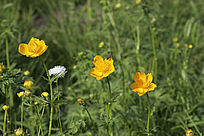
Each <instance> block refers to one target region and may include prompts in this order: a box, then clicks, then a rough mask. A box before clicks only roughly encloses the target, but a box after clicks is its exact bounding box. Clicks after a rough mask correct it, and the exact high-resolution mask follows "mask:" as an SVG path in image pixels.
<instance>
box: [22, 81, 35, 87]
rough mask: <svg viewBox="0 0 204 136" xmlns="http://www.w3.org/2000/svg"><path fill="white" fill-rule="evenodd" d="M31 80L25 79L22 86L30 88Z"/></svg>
mask: <svg viewBox="0 0 204 136" xmlns="http://www.w3.org/2000/svg"><path fill="white" fill-rule="evenodd" d="M33 84H34V83H33V81H30V80H25V81H24V87H25V88H26V89H30V88H31V87H32V86H33Z"/></svg>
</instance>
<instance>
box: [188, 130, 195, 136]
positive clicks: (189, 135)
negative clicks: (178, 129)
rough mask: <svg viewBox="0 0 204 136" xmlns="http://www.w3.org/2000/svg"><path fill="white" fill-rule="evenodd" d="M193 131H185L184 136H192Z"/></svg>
mask: <svg viewBox="0 0 204 136" xmlns="http://www.w3.org/2000/svg"><path fill="white" fill-rule="evenodd" d="M193 134H194V133H193V131H192V130H191V129H189V130H187V131H186V136H193Z"/></svg>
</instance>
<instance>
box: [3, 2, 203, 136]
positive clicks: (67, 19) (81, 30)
mask: <svg viewBox="0 0 204 136" xmlns="http://www.w3.org/2000/svg"><path fill="white" fill-rule="evenodd" d="M31 37H35V38H39V39H41V40H44V41H45V43H46V45H48V50H47V51H46V53H44V54H43V55H42V57H43V59H44V60H45V62H46V65H47V67H48V69H50V68H52V67H54V66H56V65H63V66H65V67H66V68H67V71H68V72H67V74H66V76H65V77H64V78H63V79H60V80H59V89H60V93H57V92H56V91H55V96H58V95H60V102H58V101H57V100H55V107H56V109H55V110H54V123H53V130H52V131H53V132H52V133H53V135H76V136H78V135H80V136H85V135H87V136H91V135H92V136H97V135H98V136H103V135H106V131H105V119H106V112H105V107H106V94H107V89H108V88H107V84H106V80H105V79H102V80H100V81H97V80H96V79H95V78H93V77H91V76H90V75H89V72H90V70H91V69H92V67H93V64H92V61H93V58H94V57H95V56H96V55H101V56H103V57H104V58H106V57H108V56H112V57H113V60H114V66H115V68H116V71H115V72H114V73H112V74H111V75H110V76H109V77H110V81H111V88H112V94H113V95H112V113H111V128H112V135H113V136H140V135H141V136H142V135H146V134H145V131H146V129H145V128H146V118H147V100H146V97H145V96H142V97H139V96H138V95H137V94H136V93H134V92H133V91H132V90H131V89H130V87H129V86H130V84H131V83H133V77H134V75H135V73H136V72H145V73H148V72H151V73H152V74H153V76H154V83H156V84H157V86H158V87H157V88H156V90H155V91H153V92H150V93H149V96H150V102H151V109H152V111H151V120H150V132H151V134H152V135H154V136H172V135H174V136H181V135H185V132H186V130H187V129H190V128H191V129H192V130H193V131H194V133H195V135H196V136H201V135H202V134H203V133H204V95H203V90H204V68H203V64H204V63H203V62H204V53H203V52H204V1H203V0H169V1H167V0H151V1H148V0H141V1H138V0H137V1H135V0H112V1H109V0H16V1H13V0H0V63H3V64H4V65H5V66H7V62H6V43H7V42H8V46H9V60H10V64H11V70H13V69H19V70H20V71H21V76H20V79H18V82H15V81H16V80H17V78H15V79H11V80H12V81H14V83H13V86H12V87H10V90H9V91H12V93H10V97H11V96H12V99H13V103H14V104H12V105H10V109H11V111H15V114H12V112H11V111H10V114H9V116H10V117H9V120H13V122H12V123H11V124H9V125H10V130H9V131H8V133H9V135H12V134H13V130H14V129H16V128H18V126H19V121H20V118H19V116H20V100H19V98H17V96H16V93H17V92H19V91H20V90H21V86H23V82H24V79H32V80H33V81H34V83H35V86H34V88H33V90H32V91H33V94H34V95H35V97H36V99H37V98H38V97H39V98H40V94H41V93H42V91H49V86H48V84H47V81H46V80H44V79H43V78H42V77H43V76H45V77H46V74H45V71H44V70H43V67H42V65H41V63H40V62H39V59H38V58H36V59H32V58H27V57H25V56H22V55H21V54H20V53H18V46H19V44H20V43H28V42H29V40H30V39H31ZM101 42H104V46H103V47H99V43H101ZM189 45H192V48H189ZM25 70H29V71H30V75H29V77H27V76H24V75H23V74H22V73H23V71H25ZM4 81H5V80H4V79H2V80H1V82H2V83H1V84H3V82H4ZM54 90H56V85H54ZM0 92H1V93H0V94H1V98H2V100H1V105H3V104H4V103H5V102H4V97H5V96H4V95H5V94H4V91H3V89H2V85H1V90H0ZM77 98H83V99H85V100H86V102H87V103H88V110H89V112H90V114H91V115H92V118H93V119H94V121H95V122H96V124H97V125H93V124H92V123H91V122H90V120H89V118H88V115H87V113H86V111H84V110H83V108H82V106H80V105H78V104H77V103H76V101H77ZM48 103H49V100H48ZM57 103H59V104H60V106H61V119H62V123H63V131H60V129H59V124H58V111H57ZM12 108H13V109H12ZM39 109H42V106H41V107H40V106H39ZM25 110H26V108H25ZM39 111H40V110H39ZM3 113H4V112H3V111H2V110H1V113H0V115H1V117H0V120H1V122H0V125H1V126H3ZM33 114H34V113H33ZM33 119H36V116H34V115H32V113H30V112H26V113H25V119H24V120H25V121H24V132H25V135H36V132H37V130H38V127H37V125H38V121H37V120H34V121H33V122H32V123H31V122H30V121H31V120H33ZM48 122H49V107H47V108H46V110H45V115H44V119H43V129H44V131H45V132H47V131H48ZM0 129H2V128H0Z"/></svg>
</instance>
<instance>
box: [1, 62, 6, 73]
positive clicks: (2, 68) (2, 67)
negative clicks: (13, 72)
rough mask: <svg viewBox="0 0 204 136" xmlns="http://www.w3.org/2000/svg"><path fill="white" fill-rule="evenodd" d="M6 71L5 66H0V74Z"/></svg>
mask: <svg viewBox="0 0 204 136" xmlns="http://www.w3.org/2000/svg"><path fill="white" fill-rule="evenodd" d="M4 69H5V67H4V65H3V64H0V73H1V72H3V71H4Z"/></svg>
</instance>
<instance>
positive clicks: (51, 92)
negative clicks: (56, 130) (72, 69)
mask: <svg viewBox="0 0 204 136" xmlns="http://www.w3.org/2000/svg"><path fill="white" fill-rule="evenodd" d="M40 61H41V63H42V65H43V67H44V69H45V71H46V74H47V77H48V81H49V85H50V105H51V109H50V123H49V131H48V136H50V135H51V130H52V118H53V91H52V81H51V78H50V75H49V72H48V70H47V67H46V65H45V62H44V61H43V59H42V58H40Z"/></svg>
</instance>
